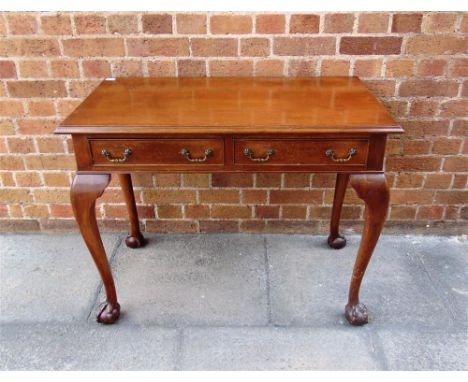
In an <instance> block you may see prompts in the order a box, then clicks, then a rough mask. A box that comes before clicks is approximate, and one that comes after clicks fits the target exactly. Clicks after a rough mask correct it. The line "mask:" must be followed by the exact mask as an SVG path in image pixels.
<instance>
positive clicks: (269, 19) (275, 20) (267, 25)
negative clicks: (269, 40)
mask: <svg viewBox="0 0 468 382" xmlns="http://www.w3.org/2000/svg"><path fill="white" fill-rule="evenodd" d="M285 25H286V21H285V17H284V15H257V16H256V18H255V32H256V33H259V34H276V33H284V31H285Z"/></svg>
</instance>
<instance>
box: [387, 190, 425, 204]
mask: <svg viewBox="0 0 468 382" xmlns="http://www.w3.org/2000/svg"><path fill="white" fill-rule="evenodd" d="M432 198H433V192H432V191H427V190H399V189H396V190H393V191H392V194H391V202H392V203H394V204H430V203H432Z"/></svg>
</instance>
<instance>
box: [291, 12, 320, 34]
mask: <svg viewBox="0 0 468 382" xmlns="http://www.w3.org/2000/svg"><path fill="white" fill-rule="evenodd" d="M319 27H320V16H319V15H291V19H290V21H289V33H318V32H319Z"/></svg>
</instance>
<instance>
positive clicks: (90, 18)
mask: <svg viewBox="0 0 468 382" xmlns="http://www.w3.org/2000/svg"><path fill="white" fill-rule="evenodd" d="M74 20H75V27H76V32H77V33H78V34H101V33H106V18H105V17H104V16H100V15H75V16H74Z"/></svg>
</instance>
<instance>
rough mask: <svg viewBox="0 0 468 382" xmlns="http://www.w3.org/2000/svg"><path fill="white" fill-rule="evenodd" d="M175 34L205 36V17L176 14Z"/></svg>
mask: <svg viewBox="0 0 468 382" xmlns="http://www.w3.org/2000/svg"><path fill="white" fill-rule="evenodd" d="M176 23H177V33H179V34H206V25H207V24H206V15H193V14H177V15H176Z"/></svg>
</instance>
